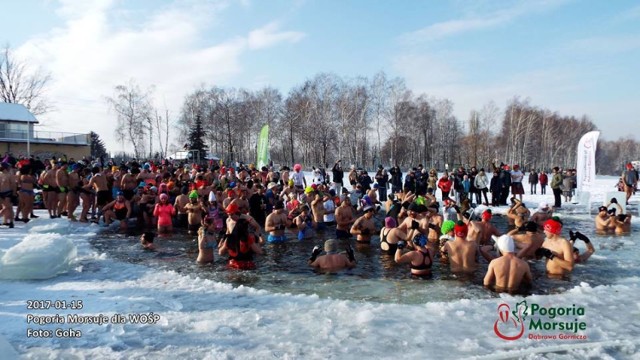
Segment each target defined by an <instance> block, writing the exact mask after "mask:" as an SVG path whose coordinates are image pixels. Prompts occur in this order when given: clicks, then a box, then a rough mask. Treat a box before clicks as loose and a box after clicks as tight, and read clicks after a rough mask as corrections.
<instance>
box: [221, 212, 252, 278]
mask: <svg viewBox="0 0 640 360" xmlns="http://www.w3.org/2000/svg"><path fill="white" fill-rule="evenodd" d="M218 254H219V255H224V254H228V255H229V267H230V268H232V269H239V270H254V269H255V268H256V264H255V262H254V261H253V257H254V255H255V254H257V255H260V254H262V248H260V245H258V243H257V241H256V237H255V235H254V234H252V233H250V232H249V222H248V221H247V220H246V219H243V218H239V219H238V220H237V221H236V223H235V226H234V227H233V231H231V233H230V234H227V235H226V236H225V239H223V240H222V241H221V243H220V247H219V250H218Z"/></svg>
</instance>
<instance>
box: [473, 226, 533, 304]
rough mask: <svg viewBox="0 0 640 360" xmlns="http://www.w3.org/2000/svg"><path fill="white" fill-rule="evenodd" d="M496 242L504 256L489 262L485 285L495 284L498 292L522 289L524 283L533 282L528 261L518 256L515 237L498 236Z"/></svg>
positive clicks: (494, 286)
mask: <svg viewBox="0 0 640 360" xmlns="http://www.w3.org/2000/svg"><path fill="white" fill-rule="evenodd" d="M496 244H497V246H498V250H500V252H501V253H502V256H500V257H499V258H496V259H493V260H491V262H490V263H489V268H488V269H487V274H486V275H485V277H484V286H486V287H491V286H493V289H494V290H495V291H496V292H509V293H514V292H517V291H518V290H519V289H520V285H521V284H522V283H526V284H531V282H532V281H533V280H532V279H533V278H532V276H531V269H530V268H529V264H528V263H527V262H526V261H524V260H522V259H520V258H518V257H517V256H516V254H515V252H516V247H515V244H514V241H513V238H512V237H511V236H509V235H502V236H500V237H499V238H497V240H496Z"/></svg>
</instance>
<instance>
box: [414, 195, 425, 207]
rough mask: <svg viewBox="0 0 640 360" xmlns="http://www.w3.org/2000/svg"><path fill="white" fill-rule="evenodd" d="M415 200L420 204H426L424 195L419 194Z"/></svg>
mask: <svg viewBox="0 0 640 360" xmlns="http://www.w3.org/2000/svg"><path fill="white" fill-rule="evenodd" d="M414 201H415V202H416V204H418V205H424V201H425V198H424V196H422V195H418V197H416V199H415V200H414Z"/></svg>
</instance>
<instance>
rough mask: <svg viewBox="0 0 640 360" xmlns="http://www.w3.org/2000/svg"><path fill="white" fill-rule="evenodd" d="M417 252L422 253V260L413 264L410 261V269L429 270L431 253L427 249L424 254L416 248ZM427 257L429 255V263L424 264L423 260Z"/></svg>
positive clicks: (431, 261)
mask: <svg viewBox="0 0 640 360" xmlns="http://www.w3.org/2000/svg"><path fill="white" fill-rule="evenodd" d="M418 252H419V253H420V254H422V262H420V265H413V263H412V264H411V270H430V269H431V265H433V259H431V253H430V252H429V251H428V250H427V252H426V254H425V253H424V252H422V251H420V250H418ZM427 257H429V265H427V264H425V262H424V261H425V260H426V259H427Z"/></svg>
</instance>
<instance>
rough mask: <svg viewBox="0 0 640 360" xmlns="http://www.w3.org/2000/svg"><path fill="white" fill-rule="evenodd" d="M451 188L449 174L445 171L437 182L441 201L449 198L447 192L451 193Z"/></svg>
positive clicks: (451, 183) (451, 182)
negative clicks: (440, 192)
mask: <svg viewBox="0 0 640 360" xmlns="http://www.w3.org/2000/svg"><path fill="white" fill-rule="evenodd" d="M452 186H453V181H451V179H449V174H448V173H447V172H446V171H445V172H444V174H442V177H441V178H440V180H438V189H440V190H441V191H442V200H445V199H448V198H449V192H451V187H452Z"/></svg>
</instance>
